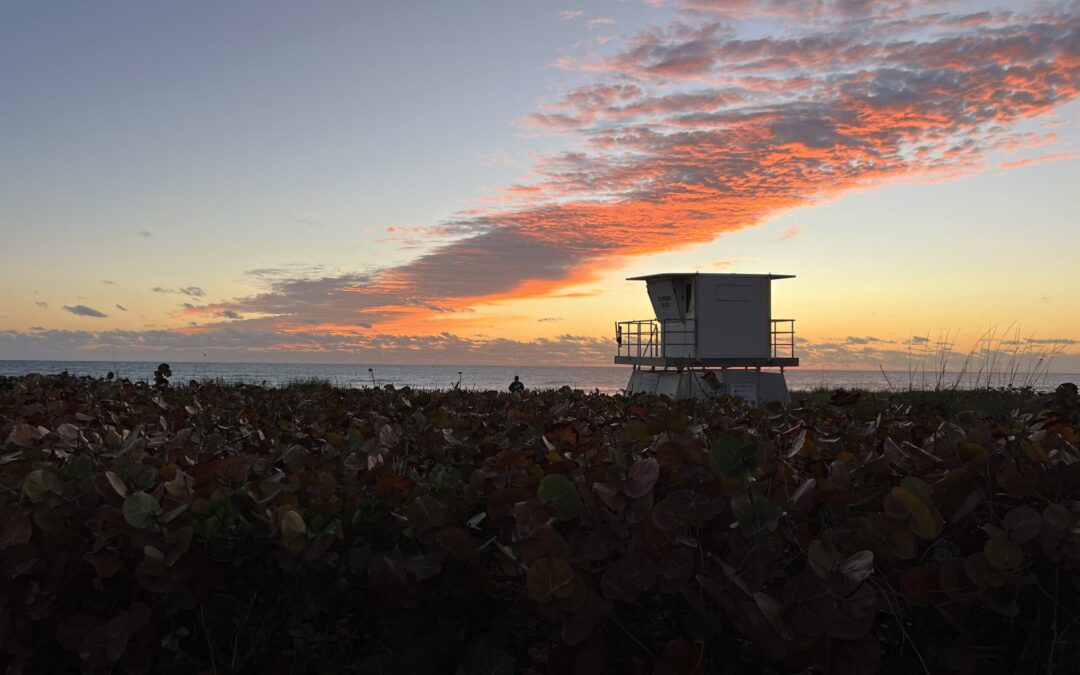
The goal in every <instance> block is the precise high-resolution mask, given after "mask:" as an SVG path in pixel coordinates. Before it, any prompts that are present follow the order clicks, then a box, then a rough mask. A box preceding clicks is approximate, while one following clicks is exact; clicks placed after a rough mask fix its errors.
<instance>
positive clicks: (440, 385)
mask: <svg viewBox="0 0 1080 675" xmlns="http://www.w3.org/2000/svg"><path fill="white" fill-rule="evenodd" d="M157 365H158V362H157V361H0V375H25V374H27V373H60V372H63V371H65V370H66V371H67V372H68V373H70V374H72V375H92V376H94V377H104V376H105V375H106V374H107V373H109V372H112V373H114V374H115V375H116V376H117V377H126V378H128V379H131V380H151V379H153V376H154V369H155V368H157ZM169 366H170V368H171V369H172V373H173V376H172V378H171V381H172V382H174V383H182V382H188V381H190V380H199V381H221V382H229V383H232V382H245V383H248V384H266V385H269V386H280V385H283V384H288V383H290V382H298V381H304V380H313V379H315V380H324V381H327V382H330V383H332V384H335V385H337V386H341V387H365V386H371V385H372V384H375V385H376V386H380V387H381V386H384V385H387V384H392V385H394V386H395V387H404V386H409V387H415V388H422V389H449V388H452V387H454V386H455V385H459V386H460V387H461V388H463V389H475V390H488V389H499V390H501V389H506V387H507V386H508V385H509V384H510V381H511V380H513V379H514V375H518V376H520V377H521V381H522V382H524V383H525V386H526V387H528V388H535V389H557V388H559V387H563V386H569V387H572V388H575V389H585V390H589V391H592V390H595V389H599V390H600V391H602V392H605V393H615V392H618V391H619V390H621V389H622V388H624V387H625V386H626V384H627V380H628V379H629V377H630V368H629V367H627V366H452V365H450V366H389V365H369V364H361V365H355V364H348V365H327V364H296V363H210V362H203V363H182V362H172V363H170V364H169ZM786 375H787V382H788V388H789V389H791V390H793V391H794V390H809V389H817V388H828V389H852V388H859V389H869V390H880V391H888V390H890V389H897V390H901V389H905V390H906V389H909V388H914V389H933V388H934V387H935V386H936V385H937V384H938V381H939V378H938V376H937V375H936V374H935V373H934V372H933V371H925V370H919V371H914V372H908V371H906V370H905V371H886V372H885V373H884V374H883V373H882V372H881V371H880V370H810V369H803V368H789V369H788V370H787V371H786ZM958 380H959V382H960V386H961V387H962V388H963V387H972V386H978V385H985V384H986V380H987V377H986V375H985V374H983V375H982V377H981V379H979V381H978V382H976V381H975V380H974V377H973V375H972V374H967V375H965V376H961V375H960V374H958V373H945V375H944V376H942V377H941V378H940V381H941V382H942V383H943V384H944V386H946V387H952V386H953V385H954V384H955V383H956V382H957V381H958ZM1031 380H1032V378H1031V376H1030V375H1029V373H1025V372H1021V373H1019V374H1016V375H1010V374H1008V373H995V374H994V375H993V376H992V377H991V378H990V384H991V385H992V386H995V387H1002V386H1007V385H1009V384H1012V385H1014V386H1023V385H1027V384H1033V385H1034V387H1035V388H1036V389H1038V390H1040V391H1053V390H1054V388H1055V387H1057V386H1058V385H1059V384H1061V383H1062V382H1080V374H1076V373H1048V374H1046V375H1040V376H1039V377H1037V378H1034V381H1033V382H1032V381H1031ZM459 383H460V384H459Z"/></svg>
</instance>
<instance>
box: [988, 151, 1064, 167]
mask: <svg viewBox="0 0 1080 675" xmlns="http://www.w3.org/2000/svg"><path fill="white" fill-rule="evenodd" d="M1063 159H1076V153H1072V152H1054V153H1051V154H1048V155H1041V156H1039V157H1027V158H1024V159H1016V160H1013V161H1010V162H1001V163H1000V164H998V168H999V169H1019V168H1021V167H1025V166H1033V165H1035V164H1043V163H1044V162H1058V161H1061V160H1063Z"/></svg>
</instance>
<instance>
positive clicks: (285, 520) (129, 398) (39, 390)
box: [0, 375, 1080, 675]
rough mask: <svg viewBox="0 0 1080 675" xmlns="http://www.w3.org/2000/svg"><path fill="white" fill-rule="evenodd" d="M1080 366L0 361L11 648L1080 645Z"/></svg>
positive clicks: (413, 658)
mask: <svg viewBox="0 0 1080 675" xmlns="http://www.w3.org/2000/svg"><path fill="white" fill-rule="evenodd" d="M1070 387H1071V385H1064V386H1063V387H1062V388H1060V389H1059V391H1058V392H1057V395H1056V396H1054V395H1051V396H1047V397H1044V398H1042V399H1038V400H1033V401H1032V404H1033V408H1032V410H1033V411H1034V412H1032V413H1023V414H1021V413H1020V412H1019V411H1013V412H1011V413H1008V414H1004V415H1000V416H994V417H991V416H987V415H985V414H980V413H979V412H978V411H973V412H961V413H957V414H953V415H945V414H944V413H941V412H936V411H935V410H934V409H933V407H932V406H927V405H923V406H919V407H914V408H913V407H912V406H910V405H908V404H904V403H897V402H890V401H889V400H888V399H886V398H880V399H875V398H873V397H869V396H866V395H863V396H861V397H860V396H856V395H845V394H842V393H838V394H837V395H835V396H834V397H833V398H832V400H831V401H829V402H828V403H816V404H795V405H792V406H790V407H788V408H786V409H784V408H781V407H779V406H773V407H765V408H755V407H751V406H747V405H745V404H743V403H742V402H741V401H738V400H731V399H724V400H718V401H713V402H710V403H700V402H686V401H672V400H669V399H665V398H658V397H635V398H630V399H628V398H624V397H621V396H606V395H592V394H585V393H582V392H579V391H571V390H569V389H564V390H560V391H550V392H530V393H527V394H525V395H521V396H511V395H507V394H500V393H495V392H488V393H478V392H462V391H449V392H427V391H411V390H407V389H405V390H397V391H392V390H381V389H363V390H345V389H335V388H332V387H329V386H320V385H306V386H295V387H286V388H281V389H272V388H271V389H267V388H260V387H255V386H245V385H235V386H220V385H214V384H203V385H196V384H194V383H192V385H191V386H183V387H170V386H168V385H167V383H164V382H162V383H159V384H158V385H156V386H151V385H148V384H141V383H140V384H133V383H130V382H127V381H123V382H111V381H104V380H95V379H90V378H75V377H69V376H67V375H58V376H36V375H30V376H25V377H21V378H0V440H2V446H0V665H2V666H5V667H6V668H7V671H8V672H9V673H20V672H24V673H46V672H49V673H52V672H56V673H59V672H79V671H80V670H81V671H83V672H105V671H108V672H118V673H119V672H129V673H146V672H163V673H170V672H185V673H186V672H222V673H224V672H259V673H263V672H269V673H273V672H282V673H285V672H294V673H306V672H319V673H323V672H326V673H336V672H349V673H351V672H358V673H383V674H390V673H470V674H471V673H482V674H490V675H494V674H496V673H497V674H500V675H509V674H510V673H515V672H516V673H588V674H590V675H598V674H600V673H604V672H610V673H714V672H715V673H719V672H735V673H738V672H763V671H765V672H774V673H794V672H830V673H874V672H896V673H915V672H934V673H938V672H956V673H970V672H976V671H977V672H980V673H987V672H989V673H992V672H1042V671H1045V670H1054V671H1055V672H1066V671H1069V670H1070V669H1072V668H1075V667H1076V664H1077V663H1078V662H1080V648H1078V645H1080V527H1078V523H1080V501H1077V496H1078V495H1080V461H1078V460H1080V452H1078V431H1080V429H1078V421H1077V403H1076V394H1075V392H1076V390H1075V387H1071V388H1070ZM1073 672H1075V671H1073Z"/></svg>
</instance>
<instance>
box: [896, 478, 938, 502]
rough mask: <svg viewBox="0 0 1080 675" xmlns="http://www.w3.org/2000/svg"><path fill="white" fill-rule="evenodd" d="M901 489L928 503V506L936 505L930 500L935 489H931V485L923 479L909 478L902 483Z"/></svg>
mask: <svg viewBox="0 0 1080 675" xmlns="http://www.w3.org/2000/svg"><path fill="white" fill-rule="evenodd" d="M900 487H902V488H904V489H905V490H907V491H908V492H911V493H914V494H915V496H917V497H918V498H919V499H921V500H923V501H924V502H926V504H927V505H930V504H933V503H934V502H933V500H932V499H930V495H931V494H932V493H933V492H934V488H932V487H930V484H929V483H927V482H926V481H924V480H922V479H921V478H916V477H915V476H907V477H906V478H904V479H903V480H902V481H900Z"/></svg>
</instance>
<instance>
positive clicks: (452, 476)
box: [430, 464, 461, 492]
mask: <svg viewBox="0 0 1080 675" xmlns="http://www.w3.org/2000/svg"><path fill="white" fill-rule="evenodd" d="M430 480H431V489H432V490H434V491H435V492H441V491H443V490H452V489H453V488H456V487H457V486H458V485H461V472H459V471H458V470H457V469H455V468H454V467H452V466H449V467H448V466H442V465H441V464H440V465H439V466H437V467H435V468H434V469H432V470H431V476H430Z"/></svg>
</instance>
